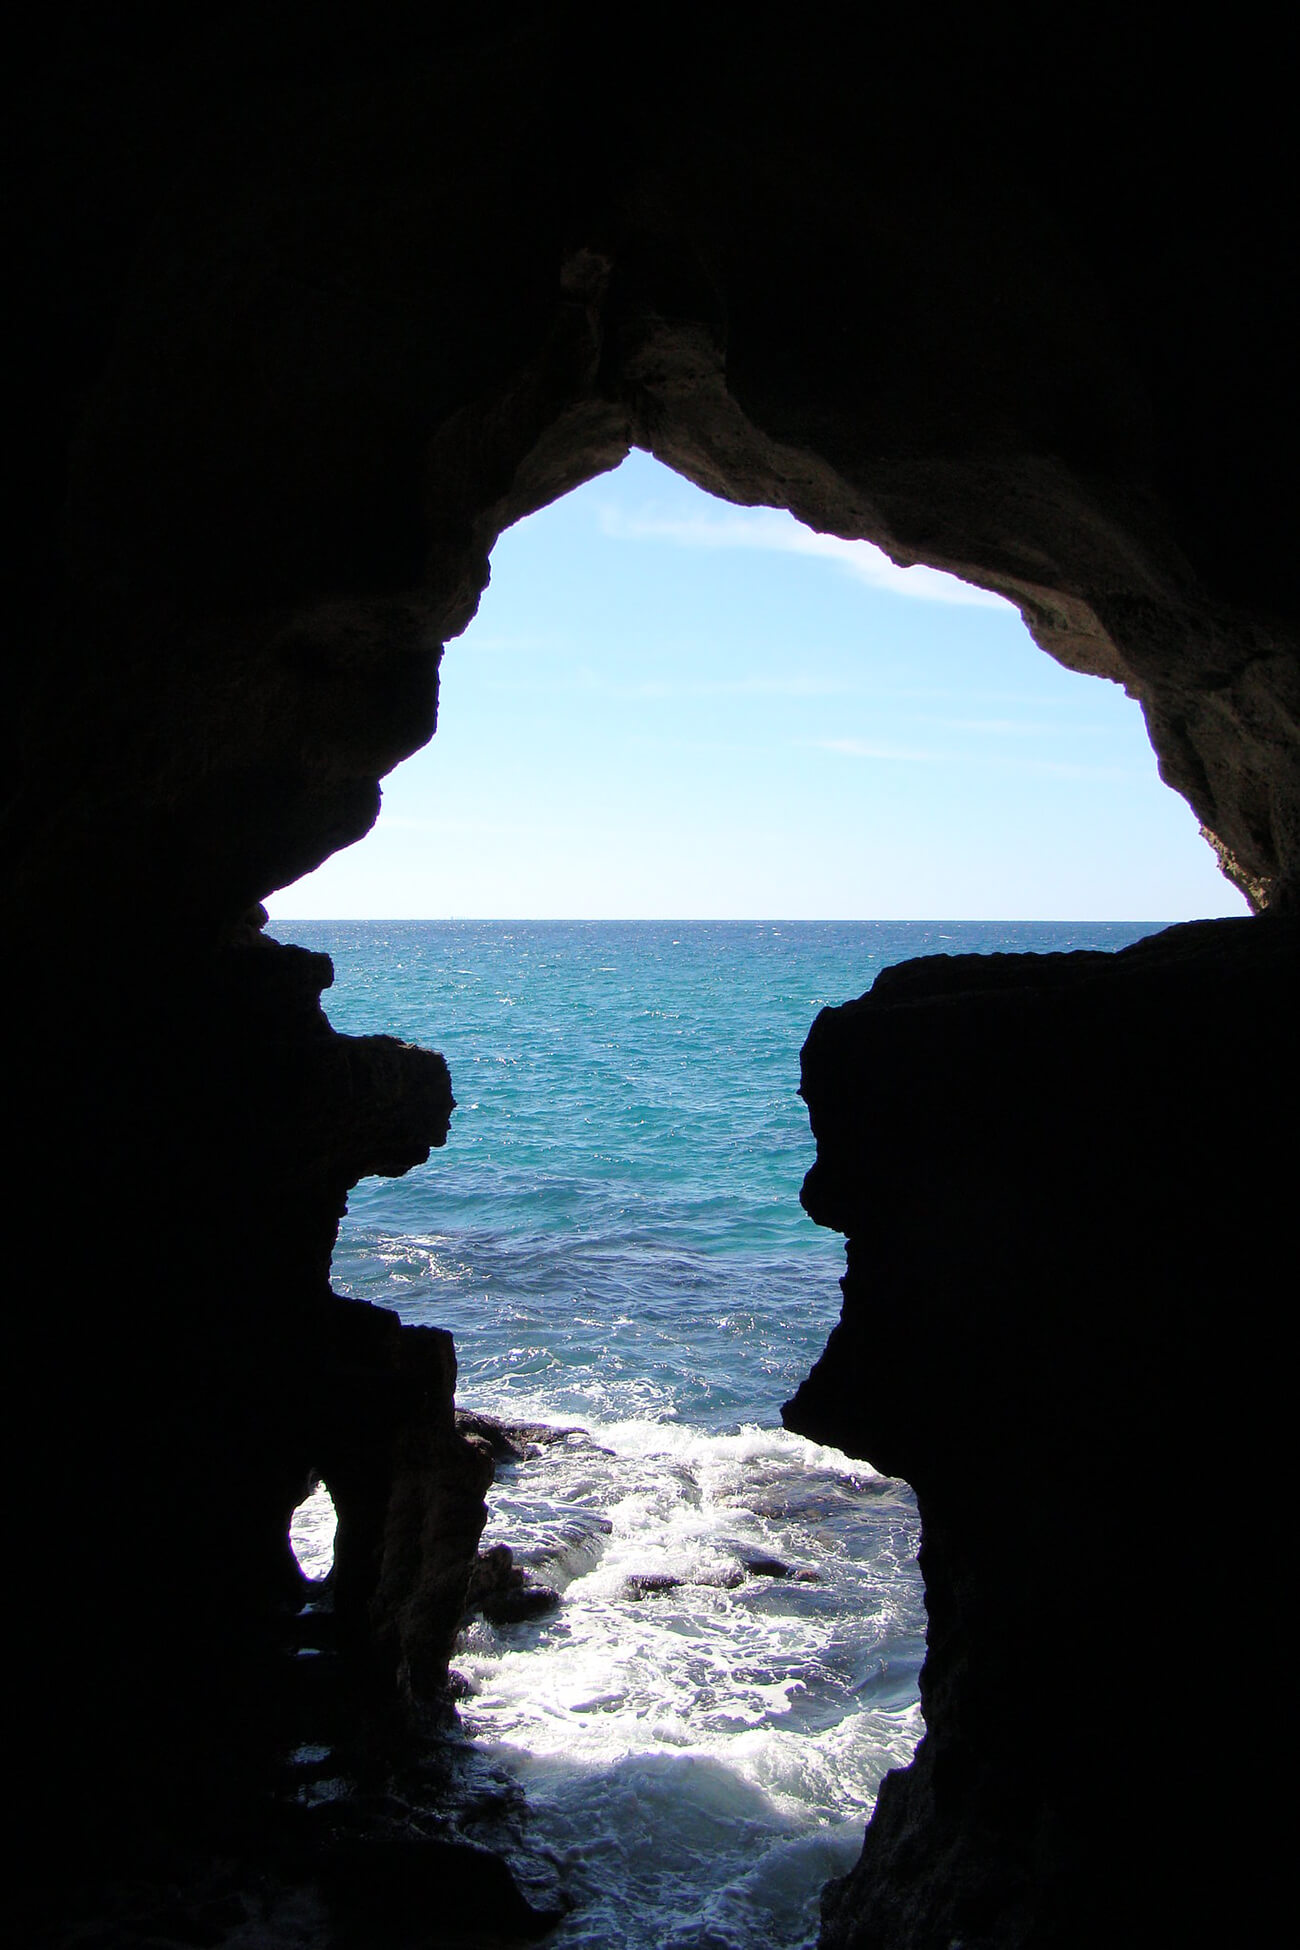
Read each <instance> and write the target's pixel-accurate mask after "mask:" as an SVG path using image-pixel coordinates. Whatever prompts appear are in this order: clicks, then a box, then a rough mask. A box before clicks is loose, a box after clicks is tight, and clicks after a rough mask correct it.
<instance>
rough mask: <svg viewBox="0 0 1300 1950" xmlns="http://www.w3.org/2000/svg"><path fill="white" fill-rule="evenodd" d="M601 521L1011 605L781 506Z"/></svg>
mask: <svg viewBox="0 0 1300 1950" xmlns="http://www.w3.org/2000/svg"><path fill="white" fill-rule="evenodd" d="M600 525H601V529H602V531H603V532H604V533H605V534H606V535H610V536H612V537H614V538H615V539H616V540H618V541H660V542H676V543H677V544H678V545H679V546H680V547H683V548H712V549H717V548H748V549H765V550H768V551H769V552H773V553H778V554H784V555H819V556H823V557H825V558H827V559H828V560H830V561H832V562H838V563H839V565H840V566H841V568H843V569H846V570H847V571H848V572H849V574H850V575H853V576H856V577H857V578H858V580H859V581H860V582H865V583H867V584H869V585H870V587H872V588H873V589H887V590H889V591H890V593H891V594H893V595H896V596H911V597H913V598H915V599H916V600H918V601H920V602H926V603H961V604H964V605H967V606H969V607H971V608H977V609H1009V608H1011V607H1012V605H1011V604H1009V603H1008V602H1007V601H1006V600H1005V598H1004V597H1002V596H995V595H993V594H992V593H991V592H990V591H989V590H987V589H974V588H972V587H971V585H970V584H969V583H966V582H962V581H961V580H960V579H959V578H958V577H957V576H950V575H945V574H944V573H943V571H942V570H940V569H924V568H916V569H900V568H899V567H898V564H897V563H895V562H891V561H890V559H889V557H888V556H887V555H886V554H885V552H884V550H883V549H879V548H877V547H876V546H875V545H874V543H872V542H846V541H844V540H843V539H842V538H841V537H840V536H839V535H819V534H817V533H816V532H815V531H814V530H813V529H811V528H805V527H804V526H803V524H802V522H798V521H796V520H795V518H794V516H793V515H790V514H785V513H783V512H782V511H781V510H780V509H777V508H760V509H754V510H751V509H737V510H736V511H735V512H734V513H733V514H726V515H690V516H687V517H685V518H681V519H678V518H674V517H672V516H667V515H656V514H649V513H647V514H644V515H624V514H621V513H620V512H619V511H618V510H617V509H615V508H605V509H603V510H602V512H601V517H600Z"/></svg>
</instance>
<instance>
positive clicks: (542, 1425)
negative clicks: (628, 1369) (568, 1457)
mask: <svg viewBox="0 0 1300 1950" xmlns="http://www.w3.org/2000/svg"><path fill="white" fill-rule="evenodd" d="M456 1427H457V1429H458V1431H459V1432H460V1433H461V1434H462V1435H465V1436H471V1437H476V1438H478V1439H479V1440H480V1441H483V1442H486V1443H487V1445H488V1447H489V1449H490V1450H491V1453H492V1455H493V1457H494V1458H495V1459H496V1461H497V1462H524V1461H526V1459H527V1458H528V1457H529V1456H536V1455H539V1454H540V1453H541V1452H542V1451H543V1450H545V1449H549V1448H550V1447H551V1446H552V1445H553V1444H554V1443H557V1442H568V1443H574V1442H575V1441H576V1440H578V1439H581V1440H584V1441H585V1442H586V1443H587V1444H590V1442H591V1438H590V1436H588V1434H587V1431H586V1430H585V1429H582V1428H578V1427H577V1426H575V1425H573V1424H564V1425H559V1424H554V1423H550V1422H503V1421H501V1420H500V1418H499V1417H498V1416H495V1415H484V1414H482V1413H480V1411H478V1410H477V1409H469V1408H458V1409H457V1410H456Z"/></svg>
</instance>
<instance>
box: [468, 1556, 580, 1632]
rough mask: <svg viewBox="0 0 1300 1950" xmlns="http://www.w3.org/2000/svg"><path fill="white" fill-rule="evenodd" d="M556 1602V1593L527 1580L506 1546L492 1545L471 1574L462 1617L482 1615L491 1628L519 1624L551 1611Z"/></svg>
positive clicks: (546, 1586)
mask: <svg viewBox="0 0 1300 1950" xmlns="http://www.w3.org/2000/svg"><path fill="white" fill-rule="evenodd" d="M559 1602H560V1594H559V1592H558V1591H554V1590H552V1589H551V1587H550V1586H549V1585H544V1584H533V1583H532V1582H531V1581H530V1580H529V1578H528V1576H527V1574H526V1573H525V1571H524V1570H523V1569H522V1567H521V1566H519V1565H518V1564H516V1563H515V1560H514V1553H513V1551H512V1550H511V1549H510V1546H509V1544H493V1545H492V1546H491V1548H490V1549H489V1550H485V1551H481V1552H480V1553H479V1556H478V1560H477V1562H476V1564H475V1566H474V1569H473V1571H472V1572H471V1574H470V1581H469V1588H468V1591H467V1593H466V1597H465V1612H464V1617H465V1619H466V1620H468V1619H470V1618H472V1617H473V1616H474V1615H475V1614H476V1613H481V1614H482V1615H483V1617H484V1618H486V1619H487V1620H488V1622H489V1624H492V1625H519V1624H522V1623H523V1622H524V1621H525V1620H527V1619H530V1618H541V1617H543V1616H544V1615H545V1614H546V1613H547V1612H549V1611H554V1610H555V1608H556V1606H557V1605H558V1604H559Z"/></svg>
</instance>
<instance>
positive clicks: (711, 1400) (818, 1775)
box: [277, 921, 1158, 1950]
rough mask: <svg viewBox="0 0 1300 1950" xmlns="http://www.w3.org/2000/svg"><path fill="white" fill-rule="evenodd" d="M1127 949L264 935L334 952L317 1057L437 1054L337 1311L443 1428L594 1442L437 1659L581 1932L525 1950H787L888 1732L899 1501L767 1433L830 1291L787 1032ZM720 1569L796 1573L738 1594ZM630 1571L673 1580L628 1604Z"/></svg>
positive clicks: (556, 1470) (558, 1460)
mask: <svg viewBox="0 0 1300 1950" xmlns="http://www.w3.org/2000/svg"><path fill="white" fill-rule="evenodd" d="M1155 925H1158V924H1151V925H1150V926H1142V925H1140V924H1128V923H1113V924H1097V923H1091V924H1077V925H1066V924H1047V923H1030V922H1025V923H985V922H978V923H976V922H878V923H877V922H779V921H776V922H766V921H764V922H716V923H715V922H698V921H697V922H657V921H656V922H603V921H601V922H597V921H575V922H559V921H556V922H483V921H463V922H457V921H392V922H379V921H368V922H329V923H325V922H317V923H307V922H292V923H283V924H281V926H280V927H279V928H278V929H277V933H278V934H279V935H280V936H281V937H282V938H284V939H291V940H295V941H299V942H301V943H303V944H304V945H305V946H308V947H312V948H317V949H322V950H324V951H325V952H326V953H328V954H329V955H330V956H331V957H332V959H333V961H334V966H335V970H336V980H335V985H334V987H333V989H332V990H330V991H329V992H328V993H327V995H326V997H325V1003H326V1007H327V1009H328V1012H329V1015H330V1017H331V1020H332V1021H333V1022H334V1024H335V1026H336V1027H338V1028H339V1029H342V1030H346V1031H351V1032H354V1033H371V1032H375V1031H385V1032H387V1033H390V1034H396V1035H399V1036H402V1037H404V1038H406V1039H408V1040H410V1041H412V1042H417V1043H422V1044H424V1045H426V1046H429V1047H432V1048H435V1049H440V1050H442V1051H443V1053H444V1054H445V1056H446V1057H447V1060H448V1062H449V1064H450V1066H451V1073H452V1083H453V1088H454V1090H455V1093H456V1098H457V1109H456V1112H455V1114H454V1117H453V1119H452V1126H451V1136H450V1139H449V1141H448V1144H447V1146H446V1148H445V1150H443V1151H440V1152H435V1153H434V1154H433V1156H432V1158H431V1159H430V1161H429V1163H428V1164H427V1165H425V1166H423V1167H421V1168H419V1169H418V1170H416V1171H413V1172H411V1173H409V1174H408V1175H407V1176H406V1177H405V1178H403V1179H399V1180H394V1181H386V1180H367V1181H366V1182H365V1183H363V1184H362V1185H361V1186H360V1187H358V1188H357V1190H356V1191H355V1192H354V1193H353V1194H352V1197H351V1200H350V1207H349V1213H348V1216H347V1218H346V1219H345V1221H344V1223H343V1226H342V1229H341V1232H340V1237H339V1243H338V1247H337V1250H336V1253H335V1258H334V1278H335V1284H336V1286H338V1287H339V1289H340V1290H341V1291H344V1292H350V1293H355V1294H358V1295H360V1296H363V1297H365V1298H367V1299H370V1300H374V1301H376V1302H379V1303H380V1304H383V1305H386V1306H390V1307H393V1308H395V1309H396V1310H397V1311H398V1312H399V1313H400V1314H401V1315H402V1317H403V1318H404V1319H406V1320H411V1321H419V1322H427V1323H431V1324H435V1325H438V1326H442V1327H447V1328H450V1329H451V1330H452V1332H453V1333H454V1335H455V1337H456V1343H457V1350H458V1359H459V1366H460V1385H459V1399H460V1400H461V1402H462V1403H463V1404H464V1405H466V1406H470V1407H475V1408H480V1409H486V1410H489V1411H491V1412H493V1413H496V1414H499V1415H504V1416H506V1417H510V1418H515V1419H526V1420H544V1421H552V1422H580V1423H581V1424H582V1425H583V1426H584V1427H586V1428H587V1429H588V1430H590V1431H591V1434H592V1435H593V1437H594V1438H595V1441H596V1443H597V1444H598V1445H599V1447H598V1448H593V1447H592V1445H591V1444H590V1443H581V1442H574V1443H571V1444H561V1445H560V1446H559V1447H558V1448H555V1449H550V1450H548V1451H546V1452H545V1454H544V1455H543V1456H541V1457H539V1458H537V1459H536V1460H534V1461H530V1462H528V1463H526V1464H524V1465H522V1466H520V1467H519V1468H517V1469H514V1470H504V1471H502V1472H501V1477H500V1480H499V1481H498V1483H497V1485H496V1486H495V1488H494V1491H493V1494H492V1515H491V1521H490V1527H489V1540H490V1541H491V1540H496V1539H502V1540H504V1541H508V1542H510V1543H511V1544H512V1546H513V1547H514V1548H515V1549H516V1550H517V1552H518V1553H519V1554H520V1555H521V1557H522V1558H523V1559H524V1561H526V1562H527V1563H529V1564H530V1566H531V1567H532V1568H533V1569H534V1570H535V1572H536V1574H537V1575H538V1576H539V1577H541V1578H543V1579H544V1580H545V1581H546V1582H548V1583H550V1584H552V1585H554V1586H555V1587H556V1588H558V1589H560V1590H561V1592H562V1603H561V1606H560V1608H559V1610H558V1611H557V1612H556V1613H554V1614H553V1615H552V1616H551V1617H550V1618H549V1619H546V1620H543V1621H542V1622H541V1623H539V1624H533V1625H529V1626H520V1627H514V1628H510V1629H508V1630H504V1631H496V1630H494V1629H493V1628H491V1627H489V1626H487V1625H485V1624H483V1623H482V1622H480V1623H478V1624H476V1625H474V1626H473V1627H471V1629H470V1631H469V1633H468V1634H467V1635H466V1638H465V1640H464V1642H463V1644H462V1647H461V1650H460V1653H459V1654H458V1663H459V1665H460V1667H461V1669H462V1671H463V1673H464V1674H465V1676H466V1678H467V1679H468V1680H469V1681H470V1683H471V1684H472V1686H473V1687H474V1689H475V1690H474V1695H473V1697H472V1698H471V1700H470V1701H469V1702H468V1705H467V1707H466V1709H465V1713H464V1718H465V1723H466V1726H467V1728H468V1730H469V1731H470V1732H471V1733H472V1734H473V1735H474V1736H475V1737H476V1738H477V1739H478V1740H479V1741H480V1742H482V1743H483V1744H485V1745H486V1746H488V1747H489V1748H490V1749H491V1750H492V1751H493V1752H494V1753H495V1754H496V1755H497V1756H498V1757H499V1758H500V1759H501V1761H502V1762H503V1763H504V1764H505V1765H506V1766H507V1767H508V1768H509V1769H510V1771H511V1772H512V1773H514V1774H515V1775H516V1777H517V1778H518V1779H519V1780H521V1781H522V1782H523V1784H524V1786H525V1788H526V1790H527V1792H528V1795H529V1798H530V1802H531V1804H532V1805H533V1807H534V1809H535V1827H536V1830H537V1833H538V1835H539V1837H540V1838H541V1840H542V1841H543V1843H544V1845H545V1846H546V1847H547V1848H548V1849H549V1850H550V1851H551V1852H552V1854H553V1856H554V1857H555V1859H556V1860H557V1861H558V1862H560V1864H561V1865H562V1867H563V1870H564V1874H565V1878H566V1880H567V1882H568V1884H569V1886H570V1887H571V1888H572V1890H573V1892H574V1894H575V1895H576V1897H577V1899H578V1900H577V1907H576V1908H575V1910H574V1913H573V1915H572V1916H571V1918H570V1919H569V1921H568V1922H567V1923H566V1924H565V1925H564V1927H563V1929H562V1930H561V1932H560V1933H559V1935H558V1936H557V1937H554V1938H552V1939H551V1941H552V1942H554V1943H555V1944H556V1945H557V1946H564V1947H565V1950H568V1946H571V1945H577V1944H584V1945H590V1946H592V1950H596V1947H597V1946H599V1950H620V1947H621V1950H633V1947H634V1946H635V1950H651V1946H653V1950H663V1946H673V1950H695V1947H696V1946H705V1945H707V1946H713V1950H752V1947H753V1946H757V1945H759V1944H762V1945H764V1946H771V1950H777V1947H778V1946H796V1945H803V1944H807V1943H811V1942H812V1941H813V1940H814V1938H815V1933H816V1895H817V1891H818V1888H819V1887H820V1885H821V1883H822V1882H823V1881H824V1880H825V1879H826V1877H827V1876H828V1875H830V1874H833V1873H840V1872H842V1871H843V1870H844V1869H845V1868H847V1867H848V1866H849V1864H850V1863H851V1861H852V1859H853V1857H854V1855H855V1854H856V1852H857V1849H858V1848H859V1846H860V1844H861V1833H862V1826H863V1822H864V1820H865V1817H866V1815H867V1813H868V1812H869V1810H870V1807H871V1804H872V1800H873V1797H874V1794H875V1790H876V1788H877V1787H878V1785H879V1781H880V1778H881V1775H882V1774H883V1772H884V1771H885V1769H886V1768H888V1767H890V1766H895V1765H898V1764H900V1763H901V1762H904V1761H905V1760H906V1759H907V1757H908V1756H909V1755H910V1753H911V1751H912V1748H913V1746H914V1744H915V1741H916V1739H917V1738H918V1737H919V1734H920V1731H921V1723H920V1718H919V1709H918V1707H917V1705H916V1675H917V1671H918V1669H919V1665H920V1660H921V1657H922V1656H923V1651H924V1623H925V1620H924V1610H923V1606H922V1601H921V1591H920V1582H919V1576H918V1573H917V1571H916V1566H915V1552H916V1547H917V1542H918V1535H919V1532H918V1525H917V1519H916V1513H915V1505H914V1502H913V1499H912V1497H911V1494H910V1492H909V1491H908V1489H907V1487H906V1486H905V1485H902V1484H898V1483H893V1482H890V1481H888V1480H886V1479H883V1478H880V1477H878V1476H876V1475H875V1474H874V1472H873V1471H872V1470H871V1469H870V1468H869V1467H868V1466H867V1465H866V1464H865V1463H861V1462H854V1461H852V1460H851V1459H849V1458H847V1457H845V1456H842V1455H840V1454H839V1453H838V1452H836V1451H833V1450H826V1449H818V1448H816V1447H815V1446H814V1445H812V1444H809V1443H807V1442H804V1441H802V1440H801V1439H800V1438H797V1437H794V1436H790V1435H787V1434H785V1433H784V1431H782V1430H781V1429H780V1427H779V1409H780V1404H781V1402H782V1401H783V1400H784V1399H785V1398H786V1397H788V1396H789V1395H790V1394H791V1393H792V1392H793V1390H794V1388H795V1387H796V1386H797V1385H798V1382H799V1381H800V1380H801V1378H802V1377H803V1375H804V1374H805V1373H806V1372H807V1370H808V1368H809V1366H810V1365H811V1363H812V1362H813V1361H814V1360H815V1359H816V1358H817V1355H818V1354H819V1353H820V1351H821V1348H822V1346H823V1345H824V1343H825V1340H826V1336H827V1333H828V1332H829V1330H830V1328H831V1326H832V1325H833V1324H834V1321H835V1319H836V1317H837V1314H838V1309H839V1291H838V1286H837V1281H838V1278H839V1274H840V1272H841V1270H842V1267H843V1242H842V1240H841V1239H840V1238H839V1237H838V1236H836V1235H833V1234H831V1233H827V1232H824V1231H821V1230H819V1229H818V1228H817V1227H816V1226H814V1225H813V1224H812V1222H811V1221H810V1220H809V1219H808V1218H807V1217H806V1216H805V1215H804V1214H803V1212H802V1211H801V1209H800V1206H799V1187H800V1183H801V1180H802V1178H803V1175H804V1173H805V1172H806V1170H807V1169H808V1167H809V1165H810V1164H811V1163H812V1159H813V1148H812V1141H811V1138H810V1135H809V1131H808V1123H807V1115H806V1112H805V1109H804V1106H803V1104H802V1103H801V1101H800V1099H799V1097H798V1095H797V1090H798V1082H799V1048H800V1045H801V1043H802V1041H803V1039H804V1037H805V1035H806V1034H807V1031H808V1029H809V1026H810V1025H811V1023H812V1020H813V1017H814V1016H815V1015H816V1013H817V1011H818V1009H819V1008H821V1007H822V1006H823V1005H824V1004H826V1003H833V1002H841V1001H844V1000H847V999H848V998H849V997H851V996H856V995H860V994H862V993H863V991H864V990H866V989H867V988H868V987H870V984H871V982H872V980H873V979H874V977H875V975H876V974H877V973H878V972H879V970H880V969H881V968H883V967H885V966H886V965H887V964H889V963H891V962H894V961H899V960H903V959H905V958H907V957H909V956H913V955H923V954H944V953H950V954H952V953H971V952H978V953H993V952H999V951H1014V952H1020V951H1024V950H1032V951H1036V952H1053V951H1059V950H1071V949H1076V948H1101V949H1115V948H1119V947H1122V946H1124V945H1126V944H1127V943H1128V942H1130V941H1134V940H1136V939H1138V938H1139V937H1140V936H1141V935H1143V934H1146V933H1150V932H1151V931H1152V928H1153V927H1154V926H1155ZM897 1382H898V1385H899V1387H900V1388H905V1387H907V1386H908V1385H909V1377H908V1376H906V1375H900V1376H898V1377H897ZM755 1552H760V1553H766V1554H767V1555H769V1556H771V1557H775V1558H777V1559H779V1560H780V1561H781V1562H782V1563H783V1564H785V1565H787V1566H788V1567H789V1569H790V1571H791V1572H792V1573H794V1574H795V1575H791V1576H789V1577H784V1578H780V1579H774V1578H771V1577H764V1576H757V1577H755V1576H747V1575H745V1574H744V1566H745V1561H746V1557H747V1555H748V1556H749V1557H750V1558H752V1556H753V1554H754V1553H755ZM647 1574H648V1575H651V1576H654V1577H657V1578H659V1579H660V1580H663V1579H668V1578H671V1579H674V1580H677V1581H678V1582H676V1583H675V1584H673V1585H671V1586H670V1587H668V1588H666V1589H664V1590H663V1591H662V1592H661V1593H660V1595H658V1596H656V1597H654V1598H653V1599H647V1598H645V1597H643V1596H642V1597H638V1596H637V1595H636V1591H637V1587H636V1584H635V1582H634V1581H635V1580H636V1579H637V1578H638V1577H644V1576H646V1575H647Z"/></svg>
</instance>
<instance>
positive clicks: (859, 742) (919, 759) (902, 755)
mask: <svg viewBox="0 0 1300 1950" xmlns="http://www.w3.org/2000/svg"><path fill="white" fill-rule="evenodd" d="M812 743H813V744H814V745H815V746H816V748H817V750H818V751H821V752H839V753H840V755H841V756H842V757H844V758H896V759H901V760H903V761H904V762H906V763H907V764H921V765H942V764H943V763H944V762H945V758H946V754H945V753H943V752H925V751H917V750H916V749H915V747H913V746H911V745H889V744H884V743H882V742H881V741H880V740H879V739H875V738H816V739H814V740H813V741H812Z"/></svg>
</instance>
